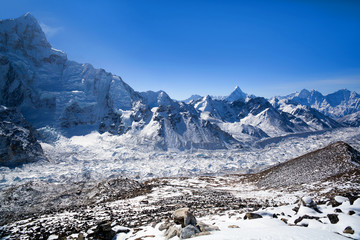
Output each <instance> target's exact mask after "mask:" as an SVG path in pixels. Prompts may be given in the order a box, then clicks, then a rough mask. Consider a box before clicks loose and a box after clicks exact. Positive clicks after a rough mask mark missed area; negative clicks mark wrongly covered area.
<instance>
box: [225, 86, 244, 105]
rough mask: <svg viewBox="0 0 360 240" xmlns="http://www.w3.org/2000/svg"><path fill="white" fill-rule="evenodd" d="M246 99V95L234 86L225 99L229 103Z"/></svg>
mask: <svg viewBox="0 0 360 240" xmlns="http://www.w3.org/2000/svg"><path fill="white" fill-rule="evenodd" d="M246 97H247V94H246V93H244V92H243V91H242V90H241V89H240V87H239V86H236V87H235V88H234V90H233V91H232V93H231V94H230V95H229V96H228V97H227V98H226V100H227V101H229V102H234V101H237V100H245V99H246Z"/></svg>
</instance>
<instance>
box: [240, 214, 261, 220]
mask: <svg viewBox="0 0 360 240" xmlns="http://www.w3.org/2000/svg"><path fill="white" fill-rule="evenodd" d="M257 218H262V216H261V215H260V214H257V213H246V214H245V216H244V219H245V220H246V219H249V220H252V219H257Z"/></svg>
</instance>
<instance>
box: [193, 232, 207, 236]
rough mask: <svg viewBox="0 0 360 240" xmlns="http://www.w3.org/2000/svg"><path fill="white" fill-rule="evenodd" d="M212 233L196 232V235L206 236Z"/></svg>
mask: <svg viewBox="0 0 360 240" xmlns="http://www.w3.org/2000/svg"><path fill="white" fill-rule="evenodd" d="M210 234H211V233H210V232H200V233H197V234H195V236H196V237H199V236H206V235H210Z"/></svg>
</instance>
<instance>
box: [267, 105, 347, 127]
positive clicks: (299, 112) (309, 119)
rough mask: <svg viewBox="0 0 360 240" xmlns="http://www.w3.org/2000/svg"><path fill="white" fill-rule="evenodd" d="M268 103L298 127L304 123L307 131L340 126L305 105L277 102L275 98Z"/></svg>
mask: <svg viewBox="0 0 360 240" xmlns="http://www.w3.org/2000/svg"><path fill="white" fill-rule="evenodd" d="M269 102H270V103H271V104H272V105H273V106H274V107H275V108H277V109H278V110H280V111H282V112H284V113H287V114H288V116H289V118H290V121H291V122H293V123H294V124H300V125H301V124H303V123H306V125H307V126H308V127H309V128H310V129H309V130H312V131H316V130H323V129H329V128H336V127H341V126H342V125H341V124H340V123H338V122H337V121H335V120H333V119H332V118H330V117H327V116H325V115H324V114H322V113H320V112H319V111H317V110H316V109H314V108H311V107H308V106H306V105H301V104H299V103H297V102H295V101H292V100H287V99H281V100H279V99H277V98H272V99H271V100H269ZM294 117H295V118H294ZM299 120H301V121H303V122H301V121H299ZM303 125H304V124H303ZM304 126H305V125H304Z"/></svg>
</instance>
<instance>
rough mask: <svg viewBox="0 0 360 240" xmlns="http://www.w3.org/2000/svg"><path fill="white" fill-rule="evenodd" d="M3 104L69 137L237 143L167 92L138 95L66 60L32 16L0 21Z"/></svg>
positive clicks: (176, 144)
mask: <svg viewBox="0 0 360 240" xmlns="http://www.w3.org/2000/svg"><path fill="white" fill-rule="evenodd" d="M0 104H1V105H4V106H6V107H16V108H18V109H20V111H21V113H22V114H23V115H24V117H25V119H26V120H27V121H28V122H29V123H30V124H31V125H32V126H33V127H34V128H42V127H45V126H50V127H52V128H55V129H56V130H57V131H59V132H61V133H62V134H63V135H65V136H68V137H71V136H74V135H75V136H76V135H85V134H88V133H90V132H92V131H99V132H101V133H103V132H110V133H112V134H118V135H122V134H128V135H131V136H133V139H136V141H137V142H151V143H152V145H154V146H156V147H159V148H160V149H167V148H179V149H187V148H192V147H194V148H207V149H217V148H226V146H227V145H229V144H232V143H237V141H236V140H235V139H233V138H232V136H230V135H229V134H227V133H225V132H223V131H222V130H221V129H219V128H218V127H217V126H215V125H212V124H211V123H209V122H206V121H203V120H201V119H200V114H199V113H198V112H197V111H196V110H195V109H194V108H193V107H192V106H191V105H186V104H181V103H178V102H176V101H174V100H172V99H171V98H170V97H169V96H168V95H167V94H166V93H165V92H157V93H155V92H147V93H138V92H136V91H134V90H133V89H132V88H131V87H130V86H129V85H127V84H126V83H125V82H124V81H123V80H122V79H121V78H120V77H119V76H116V75H113V74H111V73H109V72H106V71H105V70H103V69H95V68H94V67H93V66H92V65H90V64H80V63H77V62H74V61H70V60H68V59H67V56H66V54H65V53H64V52H62V51H59V50H56V49H54V48H52V47H51V45H50V44H49V43H48V42H47V40H46V37H45V34H44V33H43V31H42V29H41V27H40V26H39V24H38V22H37V21H36V19H35V18H34V17H33V16H32V15H31V14H29V13H28V14H26V15H24V16H22V17H19V18H16V19H9V20H3V21H0ZM40 136H41V135H40ZM134 141H135V140H134Z"/></svg>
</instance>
